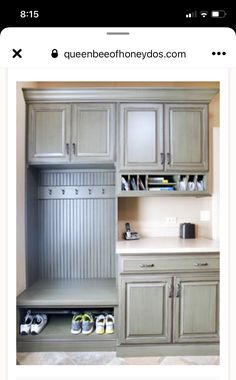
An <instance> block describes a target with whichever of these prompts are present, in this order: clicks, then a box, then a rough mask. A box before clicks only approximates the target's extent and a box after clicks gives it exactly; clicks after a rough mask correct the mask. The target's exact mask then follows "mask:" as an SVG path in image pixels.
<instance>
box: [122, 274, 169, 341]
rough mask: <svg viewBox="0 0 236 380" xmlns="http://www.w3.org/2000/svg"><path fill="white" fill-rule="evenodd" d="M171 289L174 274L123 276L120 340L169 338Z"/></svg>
mask: <svg viewBox="0 0 236 380" xmlns="http://www.w3.org/2000/svg"><path fill="white" fill-rule="evenodd" d="M171 293H172V278H171V277H165V278H164V277H161V276H145V275H143V276H135V278H133V277H131V276H130V277H129V276H126V277H125V278H124V277H123V278H122V279H121V294H120V318H119V324H120V327H119V334H120V335H119V338H120V339H119V340H120V343H129V344H130V343H167V342H170V341H171V312H172V306H171V302H172V298H171V296H172V294H171Z"/></svg>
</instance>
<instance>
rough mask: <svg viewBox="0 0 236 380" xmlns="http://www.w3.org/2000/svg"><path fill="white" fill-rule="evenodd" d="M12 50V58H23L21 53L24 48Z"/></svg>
mask: <svg viewBox="0 0 236 380" xmlns="http://www.w3.org/2000/svg"><path fill="white" fill-rule="evenodd" d="M12 51H13V53H14V54H13V56H12V58H16V57H18V58H22V55H21V54H20V53H21V52H22V49H18V50H16V49H12Z"/></svg>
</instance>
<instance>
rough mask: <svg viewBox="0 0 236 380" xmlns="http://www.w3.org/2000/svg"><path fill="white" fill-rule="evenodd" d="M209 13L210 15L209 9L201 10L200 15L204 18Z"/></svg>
mask: <svg viewBox="0 0 236 380" xmlns="http://www.w3.org/2000/svg"><path fill="white" fill-rule="evenodd" d="M207 15H208V12H207V11H201V12H200V16H201V17H203V18H205V17H207Z"/></svg>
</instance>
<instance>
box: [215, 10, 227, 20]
mask: <svg viewBox="0 0 236 380" xmlns="http://www.w3.org/2000/svg"><path fill="white" fill-rule="evenodd" d="M226 14H227V13H226V12H225V11H223V10H220V11H211V17H213V18H224V17H225V16H226Z"/></svg>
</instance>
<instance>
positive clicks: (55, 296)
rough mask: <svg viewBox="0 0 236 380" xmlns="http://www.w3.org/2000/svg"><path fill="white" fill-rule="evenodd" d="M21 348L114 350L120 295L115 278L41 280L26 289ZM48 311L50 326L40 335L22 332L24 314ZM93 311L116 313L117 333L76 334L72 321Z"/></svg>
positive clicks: (19, 303)
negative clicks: (73, 318)
mask: <svg viewBox="0 0 236 380" xmlns="http://www.w3.org/2000/svg"><path fill="white" fill-rule="evenodd" d="M17 307H18V316H17V317H18V323H17V335H18V336H17V350H18V352H31V351H110V350H111V351H114V350H115V349H116V339H117V334H116V331H117V329H116V323H117V307H118V296H117V289H116V283H115V279H96V280H92V279H88V280H64V281H62V280H60V281H57V280H45V281H44V280H41V281H38V282H37V283H35V284H34V285H32V286H31V287H29V288H28V289H27V290H25V291H24V292H23V293H21V295H20V296H19V297H18V299H17ZM27 312H30V313H31V314H32V315H34V314H37V313H44V314H46V315H47V317H48V322H47V325H46V326H45V327H44V329H43V330H42V331H41V332H40V333H39V334H38V335H31V334H28V335H20V324H21V323H22V321H23V319H24V316H25V315H26V314H27ZM85 312H90V313H92V314H93V315H94V317H96V316H97V315H99V314H104V313H109V314H112V315H114V318H115V326H114V333H113V334H106V333H104V334H101V335H99V334H97V333H96V331H95V327H94V330H93V332H92V333H91V334H88V335H85V334H82V333H80V334H76V335H74V334H72V333H71V321H72V317H73V315H74V314H75V313H85Z"/></svg>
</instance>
